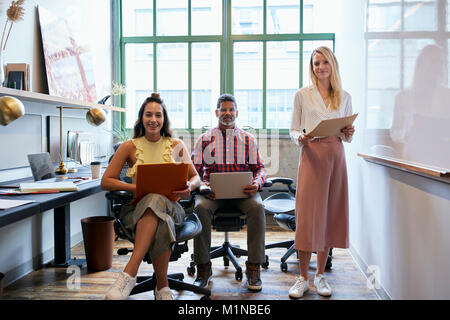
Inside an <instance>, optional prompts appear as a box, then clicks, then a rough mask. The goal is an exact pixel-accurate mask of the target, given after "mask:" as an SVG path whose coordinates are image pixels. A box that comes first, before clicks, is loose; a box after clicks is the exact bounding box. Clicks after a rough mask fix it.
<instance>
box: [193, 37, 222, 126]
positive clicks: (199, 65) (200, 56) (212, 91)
mask: <svg viewBox="0 0 450 320" xmlns="http://www.w3.org/2000/svg"><path fill="white" fill-rule="evenodd" d="M219 95H220V43H194V44H192V127H193V128H201V127H202V126H214V125H215V123H216V122H217V120H216V117H215V113H214V110H215V108H214V107H215V105H216V102H217V98H218V97H219Z"/></svg>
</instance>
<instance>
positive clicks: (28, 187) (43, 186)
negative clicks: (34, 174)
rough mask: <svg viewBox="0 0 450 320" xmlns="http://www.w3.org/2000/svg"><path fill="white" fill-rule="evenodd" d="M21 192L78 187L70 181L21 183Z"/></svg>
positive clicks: (62, 189)
mask: <svg viewBox="0 0 450 320" xmlns="http://www.w3.org/2000/svg"><path fill="white" fill-rule="evenodd" d="M20 191H22V192H45V191H78V187H77V186H76V185H75V184H74V183H73V182H72V181H65V182H47V183H42V182H34V183H21V184H20Z"/></svg>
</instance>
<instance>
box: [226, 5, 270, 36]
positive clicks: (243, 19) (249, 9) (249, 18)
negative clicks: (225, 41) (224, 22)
mask: <svg viewBox="0 0 450 320" xmlns="http://www.w3.org/2000/svg"><path fill="white" fill-rule="evenodd" d="M231 19H232V24H233V27H232V33H233V34H262V33H263V1H262V0H239V1H233V2H232V8H231Z"/></svg>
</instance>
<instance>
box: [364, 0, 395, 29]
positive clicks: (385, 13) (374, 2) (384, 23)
mask: <svg viewBox="0 0 450 320" xmlns="http://www.w3.org/2000/svg"><path fill="white" fill-rule="evenodd" d="M401 25H402V24H401V5H400V1H392V0H369V7H368V23H367V29H368V30H367V31H369V32H371V31H373V32H377V31H400V29H401Z"/></svg>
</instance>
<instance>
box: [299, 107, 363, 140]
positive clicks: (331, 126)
mask: <svg viewBox="0 0 450 320" xmlns="http://www.w3.org/2000/svg"><path fill="white" fill-rule="evenodd" d="M357 116H358V114H357V113H355V114H353V115H351V116H348V117H343V118H334V119H326V120H322V121H321V122H320V123H319V124H318V125H317V126H316V127H315V128H314V129H313V130H312V131H311V132H309V133H307V134H306V135H308V136H311V137H342V136H343V133H342V132H341V130H342V129H343V128H345V127H346V126H348V125H351V124H352V123H353V122H354V121H355V119H356V117H357Z"/></svg>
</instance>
